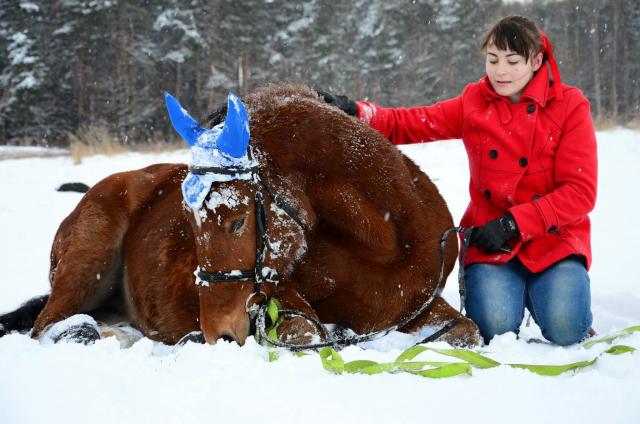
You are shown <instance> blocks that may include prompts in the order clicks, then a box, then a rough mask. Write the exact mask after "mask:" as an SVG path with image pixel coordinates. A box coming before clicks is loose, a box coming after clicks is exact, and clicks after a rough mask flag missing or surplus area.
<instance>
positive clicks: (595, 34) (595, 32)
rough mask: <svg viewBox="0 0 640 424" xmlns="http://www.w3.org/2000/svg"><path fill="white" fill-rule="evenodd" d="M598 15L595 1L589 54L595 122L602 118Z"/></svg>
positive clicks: (598, 10) (597, 5)
mask: <svg viewBox="0 0 640 424" xmlns="http://www.w3.org/2000/svg"><path fill="white" fill-rule="evenodd" d="M599 13H600V2H599V1H596V2H595V4H594V9H593V11H592V12H591V41H592V46H591V52H592V53H593V80H594V97H595V99H594V100H595V106H596V107H595V118H596V121H598V120H600V118H601V117H602V90H601V86H600V29H599V28H598V14H599Z"/></svg>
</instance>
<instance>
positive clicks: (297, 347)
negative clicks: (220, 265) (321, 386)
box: [256, 227, 472, 352]
mask: <svg viewBox="0 0 640 424" xmlns="http://www.w3.org/2000/svg"><path fill="white" fill-rule="evenodd" d="M471 230H472V229H471V228H465V227H451V228H447V229H446V230H445V231H444V232H443V233H442V236H441V237H440V275H439V277H438V282H437V283H436V287H435V289H434V290H433V293H432V294H431V296H430V297H429V298H428V299H427V301H426V302H424V303H423V304H422V306H420V307H419V308H418V309H416V310H415V311H414V312H413V313H412V314H411V315H409V316H407V317H406V318H404V319H402V320H401V321H400V322H398V323H396V324H394V325H392V326H391V327H388V328H386V329H384V330H378V331H374V332H371V333H368V334H362V335H356V336H351V337H343V338H339V339H331V338H330V332H329V331H328V330H327V329H326V327H325V326H324V324H322V323H321V322H320V321H319V320H317V319H316V318H315V317H312V316H310V315H309V314H306V313H303V312H300V311H294V310H289V309H283V310H280V311H279V314H280V315H282V316H284V317H287V316H300V317H303V318H305V319H307V320H308V321H310V322H312V323H313V324H315V325H316V326H317V327H318V328H319V329H321V330H322V332H323V333H324V334H325V336H326V337H327V338H328V339H329V340H327V341H325V342H320V343H307V344H293V343H286V342H281V341H280V340H277V339H273V338H271V337H269V335H268V334H267V329H266V315H267V305H266V304H262V305H261V306H260V307H259V309H258V311H257V313H256V328H257V331H258V334H259V335H260V337H261V338H262V339H263V340H265V341H266V342H267V343H269V344H271V345H273V346H277V347H283V348H286V349H289V350H291V351H293V352H297V351H301V350H310V349H320V348H325V347H332V348H344V347H347V346H351V345H355V344H359V343H364V342H368V341H372V340H376V339H379V338H381V337H384V336H386V335H387V334H389V333H390V332H392V331H396V330H398V329H400V328H402V327H404V326H405V325H407V324H409V323H410V322H411V321H413V320H414V319H415V318H417V317H418V316H419V315H420V314H422V313H423V312H425V311H426V310H427V309H428V308H429V307H430V306H431V304H432V303H433V301H434V300H435V299H436V297H437V296H438V293H439V291H440V289H441V286H442V285H443V284H444V280H445V275H444V265H445V263H444V255H445V249H446V246H447V239H448V237H449V234H450V233H451V232H456V233H459V234H462V235H463V242H462V247H461V250H460V255H459V258H458V264H459V270H458V271H459V272H458V284H459V290H460V310H459V312H458V316H457V317H455V318H453V319H452V320H449V321H448V322H447V323H445V324H444V325H443V326H442V327H441V328H440V329H439V330H438V331H436V332H435V333H433V334H431V335H429V336H428V337H426V338H424V339H423V340H421V341H420V342H419V343H418V344H421V343H428V342H430V341H433V340H435V339H437V338H438V337H440V336H441V335H443V334H445V333H446V332H447V331H449V330H450V329H451V328H452V327H453V326H454V325H455V323H456V322H457V321H458V319H459V318H460V317H461V316H462V311H463V310H464V307H465V301H466V287H465V283H464V257H465V254H466V251H467V249H468V247H469V243H470V240H471Z"/></svg>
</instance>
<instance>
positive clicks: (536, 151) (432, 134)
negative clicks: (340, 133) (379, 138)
mask: <svg viewBox="0 0 640 424" xmlns="http://www.w3.org/2000/svg"><path fill="white" fill-rule="evenodd" d="M542 69H545V68H542ZM550 88H555V87H553V83H550V78H549V74H548V72H542V71H540V72H537V73H536V75H535V76H534V77H533V79H532V80H531V82H530V83H529V84H528V85H527V87H526V88H525V91H524V93H523V95H522V97H521V103H518V104H511V103H510V102H509V100H508V99H507V98H505V97H502V96H500V95H498V94H497V93H496V92H495V91H494V90H493V88H492V87H491V84H490V83H489V81H488V79H487V77H486V76H485V77H484V78H482V79H481V80H480V81H479V82H477V83H473V84H469V85H468V86H467V87H466V88H465V89H464V91H463V92H462V94H461V95H460V96H458V97H456V98H453V99H450V100H445V101H442V102H439V103H436V104H435V105H433V106H424V107H414V108H407V109H404V108H398V109H385V108H381V107H379V106H378V105H376V104H373V103H368V102H357V104H358V118H359V119H361V120H363V121H365V122H368V123H369V124H370V125H371V126H372V127H373V128H375V129H376V130H378V131H380V132H381V133H382V134H383V135H384V136H385V137H387V138H388V139H390V140H391V142H392V143H394V144H406V143H420V142H429V141H435V140H444V139H455V138H461V139H462V141H463V142H464V146H465V148H466V150H467V154H468V156H469V171H470V176H471V181H470V182H469V193H470V194H471V201H470V203H469V206H468V207H467V210H466V212H465V213H464V216H463V217H462V220H461V222H460V225H462V226H464V227H470V226H482V225H484V224H486V223H487V222H488V221H490V220H492V219H495V218H498V217H500V216H501V215H504V214H505V213H507V212H511V214H512V215H513V217H514V218H515V220H516V223H517V224H518V228H519V229H520V237H518V238H517V239H515V240H512V241H511V244H512V248H513V249H512V252H511V253H497V254H484V253H482V252H481V251H480V250H479V249H477V248H476V247H473V246H472V247H470V249H469V250H468V252H467V256H466V261H465V263H466V264H467V265H468V264H471V263H475V262H484V263H504V262H507V261H509V260H510V259H512V258H513V257H514V256H517V257H518V258H519V259H520V260H521V261H522V263H523V264H524V265H525V266H526V267H527V268H528V269H529V270H530V271H532V272H540V271H542V270H544V269H546V268H547V267H548V266H549V265H551V264H553V263H554V262H556V261H558V260H560V259H562V258H564V257H566V256H569V255H572V254H578V255H582V256H584V258H585V259H586V264H587V268H589V267H590V265H591V241H590V235H591V225H590V221H589V217H588V216H587V214H588V213H589V212H590V211H591V210H592V209H593V207H594V204H595V200H596V185H597V184H596V183H597V156H596V154H597V152H596V139H595V133H594V129H593V124H592V122H591V114H590V111H589V101H588V100H587V99H586V98H585V97H584V95H583V94H582V92H581V91H580V90H578V89H576V88H574V87H569V86H566V85H563V84H561V83H560V85H559V88H560V90H561V95H560V96H557V95H556V92H555V89H550ZM557 97H561V98H557Z"/></svg>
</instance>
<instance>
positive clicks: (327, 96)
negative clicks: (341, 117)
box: [317, 90, 358, 116]
mask: <svg viewBox="0 0 640 424" xmlns="http://www.w3.org/2000/svg"><path fill="white" fill-rule="evenodd" d="M317 93H318V95H319V96H320V97H322V98H323V99H324V101H325V102H327V104H329V105H331V106H334V107H337V108H338V109H340V110H341V111H343V112H344V113H346V114H347V115H351V116H356V114H357V113H358V106H357V105H356V102H354V101H353V100H351V99H350V98H348V97H347V96H340V95H336V94H331V93H329V92H328V91H321V90H317Z"/></svg>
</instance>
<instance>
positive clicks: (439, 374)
mask: <svg viewBox="0 0 640 424" xmlns="http://www.w3.org/2000/svg"><path fill="white" fill-rule="evenodd" d="M638 331H640V326H634V327H629V328H627V329H625V330H622V331H619V332H617V333H614V334H612V335H610V336H606V337H602V338H598V339H593V340H587V341H585V342H584V343H583V344H582V345H583V347H584V348H586V349H589V348H591V347H592V346H594V345H596V344H598V343H610V342H612V341H613V340H615V339H618V338H620V337H625V336H628V335H630V334H632V333H635V332H638ZM426 351H431V352H436V353H439V354H441V355H445V356H450V357H453V358H457V359H460V360H462V361H464V362H432V361H412V359H414V358H415V357H416V356H418V355H419V354H421V353H422V352H426ZM635 351H636V349H635V348H634V347H631V346H626V345H615V346H612V347H610V348H609V349H607V350H606V351H604V352H602V353H601V354H600V355H603V354H609V355H621V354H624V353H629V352H635ZM600 355H598V356H600ZM320 359H321V360H322V366H323V367H324V369H326V370H327V371H329V372H332V373H334V374H343V373H349V374H369V375H372V374H380V373H383V372H392V373H395V372H408V373H411V374H416V375H421V376H423V377H429V378H446V377H454V376H456V375H461V374H467V375H471V374H472V369H473V368H480V369H488V368H495V367H498V366H501V365H506V366H509V367H511V368H520V369H525V370H529V371H531V372H533V373H536V374H538V375H544V376H557V375H560V374H563V373H565V372H567V371H573V370H577V369H580V368H586V367H589V366H591V365H593V364H595V363H596V361H597V360H598V357H596V358H594V359H592V360H590V361H579V362H573V363H570V364H566V365H530V364H501V363H500V362H497V361H494V360H493V359H491V358H489V357H487V356H485V355H481V354H479V353H477V352H474V351H471V350H466V349H436V348H431V347H426V346H413V347H411V348H409V349H407V350H405V351H404V352H402V354H401V355H400V356H398V357H397V358H396V360H395V361H394V362H387V363H377V362H375V361H368V360H358V361H352V362H346V363H345V362H344V360H343V359H342V357H341V356H340V354H339V353H338V352H336V351H335V350H333V349H331V348H325V349H322V350H321V351H320Z"/></svg>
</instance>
